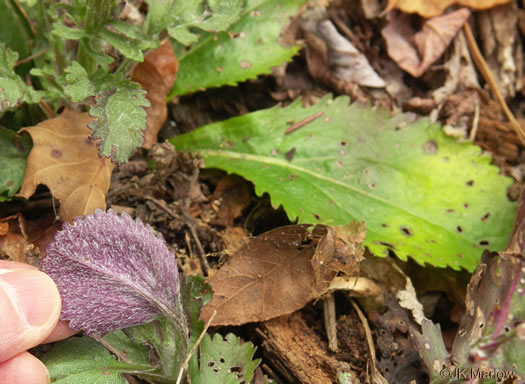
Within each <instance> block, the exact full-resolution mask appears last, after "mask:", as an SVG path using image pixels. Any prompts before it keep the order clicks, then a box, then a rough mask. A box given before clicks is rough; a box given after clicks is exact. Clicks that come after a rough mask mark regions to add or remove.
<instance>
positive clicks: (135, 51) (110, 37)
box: [98, 29, 144, 62]
mask: <svg viewBox="0 0 525 384" xmlns="http://www.w3.org/2000/svg"><path fill="white" fill-rule="evenodd" d="M98 35H99V36H100V37H101V38H102V39H104V40H106V41H107V42H108V43H110V44H111V45H112V46H114V47H115V48H116V49H117V50H118V51H119V52H120V53H122V54H123V55H124V56H126V57H127V58H128V59H131V60H135V61H139V62H142V61H144V55H143V54H142V44H141V43H140V42H139V41H137V40H135V39H130V38H129V37H127V36H123V35H119V34H117V33H114V32H111V31H108V30H107V29H101V30H100V32H99V33H98Z"/></svg>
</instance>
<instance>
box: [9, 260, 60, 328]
mask: <svg viewBox="0 0 525 384" xmlns="http://www.w3.org/2000/svg"><path fill="white" fill-rule="evenodd" d="M4 271H5V270H4ZM4 271H0V286H1V287H3V288H4V290H5V292H6V294H7V296H8V297H9V300H10V301H11V303H12V304H13V307H15V309H16V310H17V312H18V314H19V317H20V319H25V320H26V321H27V323H28V324H29V325H30V326H33V327H40V326H43V325H45V324H47V323H49V322H50V321H52V320H53V318H54V317H56V318H58V315H59V313H60V295H59V293H58V289H57V287H56V285H55V283H54V282H53V280H52V279H51V278H50V277H49V276H47V275H46V274H45V273H43V272H40V271H36V270H15V271H11V272H9V273H3V272H4Z"/></svg>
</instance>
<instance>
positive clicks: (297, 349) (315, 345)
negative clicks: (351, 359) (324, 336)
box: [258, 312, 358, 384]
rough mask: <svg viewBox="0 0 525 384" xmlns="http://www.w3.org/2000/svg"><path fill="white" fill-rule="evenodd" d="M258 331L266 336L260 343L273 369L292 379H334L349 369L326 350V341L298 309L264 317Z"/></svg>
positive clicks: (315, 382) (308, 382)
mask: <svg viewBox="0 0 525 384" xmlns="http://www.w3.org/2000/svg"><path fill="white" fill-rule="evenodd" d="M258 333H259V334H260V335H263V337H264V339H265V340H264V341H263V343H262V346H263V354H264V355H265V357H267V361H272V362H275V369H276V370H277V371H279V372H280V373H281V374H283V375H284V376H285V377H287V378H288V379H292V380H291V381H296V382H299V383H303V384H326V383H336V382H337V376H338V373H342V372H350V373H351V372H352V369H351V367H350V365H349V364H347V363H345V362H342V361H339V360H337V359H336V358H335V357H332V356H331V355H330V354H329V353H328V352H327V349H326V343H325V342H324V341H323V340H321V339H320V338H319V336H318V335H317V334H316V333H314V331H313V330H312V329H311V327H309V326H308V325H307V324H306V322H305V321H304V319H303V318H302V316H301V313H300V312H294V313H292V314H291V315H285V316H281V317H278V318H275V319H272V320H269V321H265V322H264V323H262V324H261V327H260V328H259V332H258ZM352 376H353V377H355V378H356V379H357V377H358V376H357V375H356V374H353V375H352ZM356 383H357V382H356Z"/></svg>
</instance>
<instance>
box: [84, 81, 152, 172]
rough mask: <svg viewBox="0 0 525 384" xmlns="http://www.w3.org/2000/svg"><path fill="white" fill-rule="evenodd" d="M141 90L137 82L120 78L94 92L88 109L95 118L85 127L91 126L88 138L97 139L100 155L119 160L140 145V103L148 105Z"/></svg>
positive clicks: (142, 116)
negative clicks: (94, 97) (90, 106)
mask: <svg viewBox="0 0 525 384" xmlns="http://www.w3.org/2000/svg"><path fill="white" fill-rule="evenodd" d="M144 94H145V91H143V90H142V89H141V88H140V85H139V84H137V83H134V82H132V81H129V80H124V81H121V82H119V83H117V84H116V85H115V86H114V87H112V88H111V89H108V90H105V91H102V92H100V93H99V94H98V95H97V104H96V105H95V106H94V107H92V108H91V110H90V111H89V114H90V115H91V116H93V117H96V118H97V120H95V121H94V122H91V123H90V124H89V127H90V128H91V129H92V130H93V135H92V138H93V139H101V142H100V144H99V154H100V156H107V157H112V158H113V159H114V160H115V161H117V162H118V163H123V162H125V161H127V160H128V158H129V157H130V156H131V154H132V153H133V151H134V150H135V149H136V148H137V147H139V146H141V145H142V142H143V131H144V129H145V128H146V111H145V110H144V108H143V107H149V105H150V104H149V102H148V100H146V98H145V97H144Z"/></svg>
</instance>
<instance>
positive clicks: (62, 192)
mask: <svg viewBox="0 0 525 384" xmlns="http://www.w3.org/2000/svg"><path fill="white" fill-rule="evenodd" d="M91 120H93V119H92V118H91V117H89V115H88V114H87V113H80V112H75V111H71V110H67V109H66V110H65V111H64V112H63V113H62V114H61V115H60V116H58V117H56V118H53V119H49V120H46V121H43V122H41V123H39V124H38V125H36V126H34V127H28V128H24V129H23V130H25V131H27V132H29V134H30V135H31V137H32V139H33V149H32V150H31V153H30V154H29V157H28V159H27V170H26V174H25V177H24V182H23V184H22V188H21V189H20V193H19V196H22V197H25V198H26V199H27V198H29V197H30V196H31V195H32V194H33V193H34V192H35V190H36V187H37V186H38V185H39V184H45V185H46V186H47V187H48V188H49V189H50V190H51V193H52V194H53V196H54V197H55V198H57V199H58V200H59V201H60V203H61V205H60V209H59V212H58V213H59V215H60V218H61V219H62V220H63V221H71V220H73V219H74V218H75V217H77V216H83V215H86V214H90V213H93V212H94V211H95V209H96V208H101V209H105V208H106V193H107V191H108V189H109V184H110V181H111V171H112V170H113V165H112V164H111V161H110V159H107V158H100V157H99V156H98V150H97V147H96V143H95V142H94V141H92V140H90V139H89V138H88V137H89V135H90V134H91V130H90V129H89V128H88V127H87V124H88V123H89V122H90V121H91Z"/></svg>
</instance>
